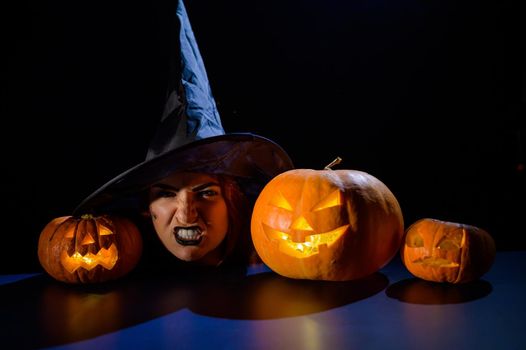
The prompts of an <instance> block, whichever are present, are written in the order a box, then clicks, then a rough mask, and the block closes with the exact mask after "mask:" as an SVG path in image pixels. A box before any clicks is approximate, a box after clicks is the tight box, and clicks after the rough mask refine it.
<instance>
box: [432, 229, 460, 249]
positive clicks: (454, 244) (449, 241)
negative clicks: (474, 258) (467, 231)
mask: <svg viewBox="0 0 526 350" xmlns="http://www.w3.org/2000/svg"><path fill="white" fill-rule="evenodd" d="M464 236H465V235H464V232H463V230H457V231H455V232H454V233H453V234H450V235H448V236H446V237H443V238H442V239H441V240H440V241H439V242H438V244H437V248H438V249H444V250H457V249H460V248H461V247H462V246H463V245H464Z"/></svg>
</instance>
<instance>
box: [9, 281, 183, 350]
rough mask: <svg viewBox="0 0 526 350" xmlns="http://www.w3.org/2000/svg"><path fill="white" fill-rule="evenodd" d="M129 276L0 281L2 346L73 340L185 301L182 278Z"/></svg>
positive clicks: (138, 320)
mask: <svg viewBox="0 0 526 350" xmlns="http://www.w3.org/2000/svg"><path fill="white" fill-rule="evenodd" d="M128 277H130V278H128ZM131 277H132V276H127V277H126V278H123V279H120V280H118V281H110V282H106V283H103V284H97V285H83V284H76V285H69V284H65V283H62V282H58V281H55V280H53V279H52V278H50V277H49V276H47V275H39V276H36V277H31V278H28V279H25V280H23V281H19V282H15V283H10V284H7V285H4V286H0V293H1V296H2V298H1V301H0V310H2V312H1V313H0V324H1V325H2V328H3V329H2V330H1V333H4V335H3V336H2V345H3V346H4V345H6V344H9V345H12V347H11V346H7V348H13V349H15V348H16V349H34V348H41V347H49V346H57V345H63V344H67V343H72V342H77V341H80V340H85V339H89V338H93V337H97V336H100V335H103V334H107V333H110V332H115V331H118V330H120V329H123V328H127V327H130V326H134V325H136V324H139V323H142V322H145V321H147V320H151V319H153V318H156V317H159V316H161V315H165V314H167V313H170V312H175V311H177V310H179V309H181V308H183V307H185V305H186V304H187V296H188V292H189V291H190V290H191V288H189V287H188V283H187V282H186V281H177V280H175V279H173V278H172V279H170V278H166V276H165V277H164V278H160V276H153V277H146V276H133V278H131Z"/></svg>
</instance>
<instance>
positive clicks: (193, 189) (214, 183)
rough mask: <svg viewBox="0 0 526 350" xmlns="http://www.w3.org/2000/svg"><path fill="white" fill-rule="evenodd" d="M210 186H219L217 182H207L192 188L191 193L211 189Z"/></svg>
mask: <svg viewBox="0 0 526 350" xmlns="http://www.w3.org/2000/svg"><path fill="white" fill-rule="evenodd" d="M211 186H219V184H218V183H217V182H207V183H204V184H201V185H197V186H195V187H194V188H192V192H199V191H201V190H203V189H205V188H207V187H211Z"/></svg>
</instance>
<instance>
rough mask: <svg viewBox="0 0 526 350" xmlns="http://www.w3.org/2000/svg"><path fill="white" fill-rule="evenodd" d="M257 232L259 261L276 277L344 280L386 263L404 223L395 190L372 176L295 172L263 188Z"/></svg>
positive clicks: (254, 224) (254, 237) (256, 212)
mask: <svg viewBox="0 0 526 350" xmlns="http://www.w3.org/2000/svg"><path fill="white" fill-rule="evenodd" d="M251 232H252V240H253V242H254V246H255V248H256V251H257V252H258V254H259V256H260V257H261V259H262V260H263V262H264V263H265V264H266V265H267V266H268V267H269V268H271V269H272V270H273V271H275V272H277V273H278V274H280V275H283V276H285V277H290V278H298V279H313V280H331V281H344V280H353V279H358V278H361V277H365V276H367V275H370V274H372V273H374V272H376V271H377V270H379V269H380V268H381V267H383V266H384V265H385V264H387V262H389V261H390V260H391V259H392V258H393V256H395V255H396V254H397V252H398V250H399V247H400V244H401V242H402V238H403V234H404V224H403V217H402V211H401V209H400V206H399V204H398V201H397V200H396V198H395V196H394V195H393V193H392V192H391V191H390V190H389V189H388V188H387V186H386V185H385V184H384V183H382V182H381V181H380V180H378V179H377V178H376V177H374V176H372V175H370V174H368V173H365V172H362V171H358V170H331V169H328V168H326V170H313V169H293V170H289V171H286V172H284V173H281V174H280V175H278V176H276V177H275V178H273V179H272V180H271V181H270V182H269V183H267V185H266V186H265V187H264V188H263V190H262V192H261V193H260V195H259V196H258V198H257V200H256V203H255V206H254V211H253V215H252V222H251Z"/></svg>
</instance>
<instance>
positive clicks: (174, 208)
mask: <svg viewBox="0 0 526 350" xmlns="http://www.w3.org/2000/svg"><path fill="white" fill-rule="evenodd" d="M149 198H150V213H151V216H152V221H153V226H154V228H155V231H156V232H157V235H158V236H159V238H160V239H161V241H162V243H163V244H164V246H165V247H166V248H167V249H168V250H169V251H170V252H171V253H172V254H173V255H175V256H176V257H178V258H179V259H181V260H184V261H199V262H201V263H203V264H207V265H215V264H218V263H219V262H220V261H221V259H222V252H221V249H220V245H221V242H222V241H223V240H224V238H225V237H226V234H227V230H228V215H227V206H226V203H225V199H224V197H223V194H222V192H221V187H220V186H219V182H218V181H217V179H215V178H214V177H212V176H210V175H206V174H198V173H175V174H173V175H171V176H169V177H167V178H165V179H163V180H161V181H159V182H157V183H156V184H154V185H153V186H152V187H151V188H150V193H149Z"/></svg>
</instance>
